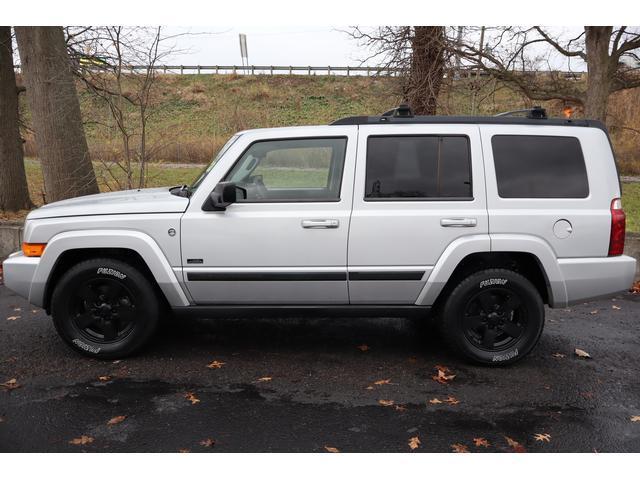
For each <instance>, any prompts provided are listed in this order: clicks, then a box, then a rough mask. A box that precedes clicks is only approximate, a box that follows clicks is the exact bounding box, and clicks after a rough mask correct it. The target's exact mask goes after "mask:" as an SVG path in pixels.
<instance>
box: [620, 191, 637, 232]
mask: <svg viewBox="0 0 640 480" xmlns="http://www.w3.org/2000/svg"><path fill="white" fill-rule="evenodd" d="M622 207H623V208H624V211H625V213H626V214H627V232H632V233H640V183H623V184H622Z"/></svg>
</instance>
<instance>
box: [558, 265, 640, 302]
mask: <svg viewBox="0 0 640 480" xmlns="http://www.w3.org/2000/svg"><path fill="white" fill-rule="evenodd" d="M558 264H559V265H560V271H561V272H562V276H563V277H564V284H565V288H566V291H567V304H570V303H575V302H579V301H584V300H588V299H591V298H596V297H601V296H603V295H611V294H614V293H618V292H622V291H626V290H628V289H629V288H630V287H631V285H632V284H633V279H634V277H635V273H636V260H635V258H632V257H629V256H626V255H621V256H618V257H604V258H565V259H560V260H558ZM554 306H563V305H554Z"/></svg>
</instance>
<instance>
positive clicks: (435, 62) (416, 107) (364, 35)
mask: <svg viewBox="0 0 640 480" xmlns="http://www.w3.org/2000/svg"><path fill="white" fill-rule="evenodd" d="M349 34H350V35H351V36H352V37H353V38H355V39H356V40H358V41H360V43H361V44H363V45H364V46H366V47H368V48H369V49H370V50H371V52H372V53H371V55H370V56H369V57H368V58H366V59H364V60H363V63H364V62H366V61H370V60H376V61H377V62H378V65H379V67H380V69H381V70H387V69H395V70H397V71H398V72H399V73H400V75H401V78H402V82H401V88H402V97H403V100H404V101H405V102H407V103H408V104H409V105H410V106H411V108H412V110H413V112H414V113H415V114H417V115H435V114H436V111H437V107H438V96H439V94H440V88H441V86H442V79H443V76H444V73H445V65H446V63H447V59H448V55H447V52H448V50H447V49H446V43H445V39H446V37H445V28H444V27H441V26H400V27H394V26H384V27H378V28H377V29H374V30H371V31H365V30H362V29H360V28H359V27H354V28H353V30H352V31H351V32H349Z"/></svg>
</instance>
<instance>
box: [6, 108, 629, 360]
mask: <svg viewBox="0 0 640 480" xmlns="http://www.w3.org/2000/svg"><path fill="white" fill-rule="evenodd" d="M624 234H625V215H624V212H623V210H622V207H621V201H620V185H619V181H618V174H617V171H616V165H615V162H614V156H613V153H612V150H611V145H610V142H609V138H608V135H607V132H606V129H605V127H604V126H603V125H602V124H601V123H599V122H596V121H591V120H572V119H548V118H546V115H545V113H544V111H543V110H542V109H539V108H536V109H534V110H531V111H530V112H527V115H526V116H517V115H512V116H501V117H418V116H413V115H412V114H411V112H410V111H409V110H407V109H406V108H398V109H395V110H392V111H391V112H388V113H387V114H385V115H382V116H374V117H350V118H345V119H341V120H338V121H336V122H334V123H333V124H331V125H326V126H310V127H292V128H274V129H259V130H249V131H245V132H241V133H238V134H237V135H235V136H233V137H232V138H231V139H230V140H229V141H228V142H227V144H226V145H225V146H224V147H223V148H222V150H221V151H220V152H219V153H218V155H217V156H216V157H215V158H214V160H213V161H212V162H211V164H210V165H209V166H208V167H207V168H206V170H205V171H204V172H203V173H202V174H201V175H200V176H199V177H198V178H197V180H196V181H195V182H194V183H193V184H192V185H191V186H186V185H185V186H181V187H173V188H156V189H147V190H132V191H125V192H116V193H106V194H100V195H91V196H87V197H81V198H75V199H71V200H65V201H61V202H57V203H53V204H50V205H46V206H44V207H41V208H38V209H37V210H34V211H33V212H31V213H30V214H29V216H28V217H27V220H26V222H25V230H24V242H25V243H24V245H23V249H22V252H17V253H14V254H12V255H11V256H10V257H9V258H8V259H7V260H6V261H5V262H4V276H5V284H6V286H7V287H9V288H10V289H12V290H14V291H15V292H17V293H18V294H20V295H22V296H24V297H26V298H28V299H29V301H30V302H31V303H32V304H34V305H37V306H41V307H44V308H45V309H46V311H47V312H49V313H50V314H51V316H52V317H53V322H54V324H55V327H56V329H57V330H58V332H59V334H60V336H61V337H62V338H63V339H64V341H65V342H66V343H68V344H69V345H70V346H71V347H72V348H74V349H75V350H77V351H79V352H81V353H84V354H87V355H90V356H92V357H97V358H105V359H107V358H115V357H123V356H125V355H128V354H131V353H133V352H134V351H136V350H138V349H139V348H140V347H142V346H143V345H144V344H145V342H147V340H148V339H149V338H150V336H151V335H152V334H153V332H154V330H155V329H156V326H157V325H158V322H159V320H160V318H161V317H162V316H163V315H165V314H167V313H174V314H179V313H188V314H196V315H199V316H203V317H212V316H216V315H217V316H220V315H250V314H254V315H273V314H276V315H279V316H281V315H285V314H293V315H311V314H313V315H318V314H319V315H327V314H337V315H347V314H349V315H351V314H353V315H359V316H363V315H379V316H387V317H388V316H401V317H404V316H408V315H414V314H417V315H421V316H424V317H426V316H427V314H428V313H429V311H431V313H433V314H434V315H435V317H436V318H437V320H438V322H439V325H440V328H441V330H442V334H443V337H444V339H445V340H446V341H447V342H448V344H449V345H451V347H452V348H454V349H455V350H456V351H457V352H459V353H460V354H462V355H464V356H465V357H466V358H468V359H470V360H472V361H475V362H479V363H483V364H487V365H503V364H507V363H512V362H515V361H516V360H518V359H520V358H522V357H524V356H525V355H527V354H528V353H529V352H530V351H531V349H532V348H533V347H534V346H535V345H536V343H537V341H538V339H539V337H540V334H541V332H542V328H543V324H544V315H545V313H544V305H545V304H547V305H549V306H550V307H554V308H557V307H566V306H567V305H568V304H570V303H571V302H578V301H583V300H586V299H589V298H593V297H596V296H600V295H605V294H612V293H615V292H619V291H622V290H625V289H627V288H628V287H629V286H630V285H631V283H632V280H633V277H634V273H635V263H636V262H635V260H634V259H633V258H630V257H627V256H623V255H622V251H623V247H624ZM354 328H357V327H356V326H354Z"/></svg>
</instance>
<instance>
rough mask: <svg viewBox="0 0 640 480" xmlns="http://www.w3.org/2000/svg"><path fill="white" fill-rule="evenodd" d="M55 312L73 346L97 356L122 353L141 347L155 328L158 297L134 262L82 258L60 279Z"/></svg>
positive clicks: (59, 327)
mask: <svg viewBox="0 0 640 480" xmlns="http://www.w3.org/2000/svg"><path fill="white" fill-rule="evenodd" d="M51 314H52V317H53V321H54V325H55V326H56V329H57V330H58V333H59V334H60V336H61V337H62V338H63V340H65V342H66V343H67V344H68V345H70V346H71V347H72V348H73V349H74V350H76V351H78V352H80V353H82V354H85V355H88V356H91V357H97V358H105V359H110V358H121V357H124V356H126V355H130V354H132V353H133V352H135V351H136V350H138V349H139V348H141V347H142V346H143V345H144V344H145V343H146V342H147V340H148V339H149V338H150V336H151V335H152V334H153V332H154V331H155V329H156V327H157V324H158V316H159V299H158V297H157V295H156V293H155V290H154V288H153V286H152V285H151V283H150V282H149V280H147V278H146V277H145V276H144V275H143V274H142V273H140V271H138V269H136V268H135V267H134V266H132V265H130V264H128V263H126V262H123V261H121V260H116V259H108V258H100V259H94V260H87V261H84V262H81V263H79V264H77V265H75V266H73V267H72V268H71V269H69V271H68V272H66V273H65V274H64V275H63V276H62V277H61V278H60V279H59V281H58V282H57V285H56V286H55V289H54V291H53V295H52V298H51Z"/></svg>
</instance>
